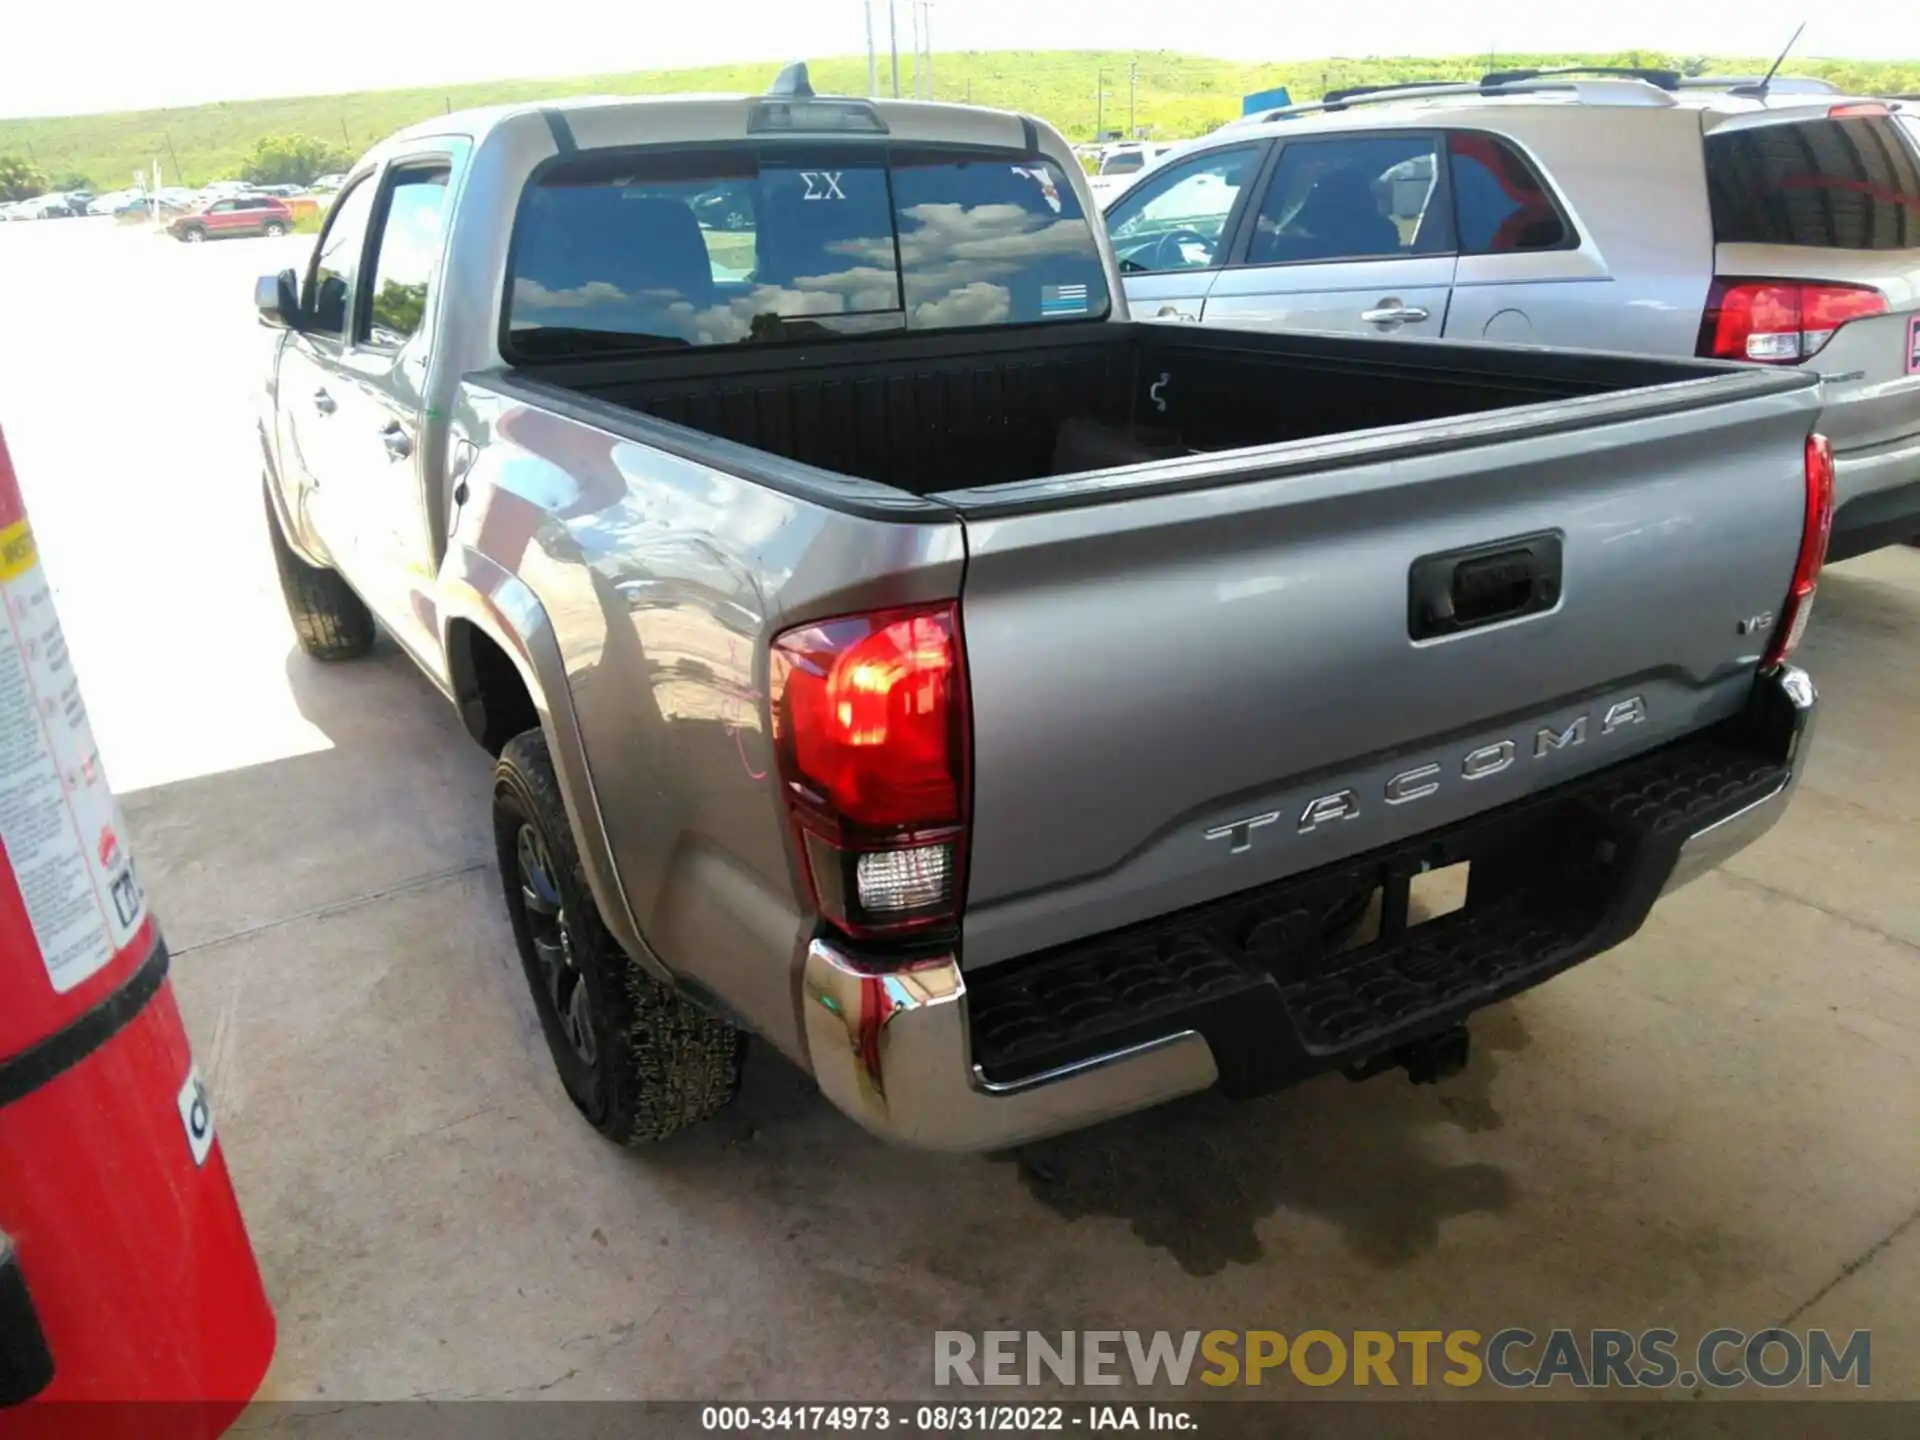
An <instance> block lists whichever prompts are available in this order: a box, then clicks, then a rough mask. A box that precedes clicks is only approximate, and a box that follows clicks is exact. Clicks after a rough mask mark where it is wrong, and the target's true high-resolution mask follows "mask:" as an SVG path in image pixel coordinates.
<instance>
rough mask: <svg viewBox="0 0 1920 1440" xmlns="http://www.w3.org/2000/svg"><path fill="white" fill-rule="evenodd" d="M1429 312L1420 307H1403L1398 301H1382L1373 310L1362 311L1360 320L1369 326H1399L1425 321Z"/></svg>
mask: <svg viewBox="0 0 1920 1440" xmlns="http://www.w3.org/2000/svg"><path fill="white" fill-rule="evenodd" d="M1427 315H1428V311H1427V310H1426V309H1425V308H1424V307H1423V306H1419V305H1402V304H1401V303H1400V302H1399V301H1398V300H1382V301H1381V302H1380V303H1379V305H1378V307H1376V308H1375V309H1372V310H1362V311H1361V312H1360V318H1361V319H1362V320H1364V321H1366V322H1367V323H1368V324H1369V325H1399V324H1405V323H1408V322H1410V321H1415V320H1425V319H1426V318H1427Z"/></svg>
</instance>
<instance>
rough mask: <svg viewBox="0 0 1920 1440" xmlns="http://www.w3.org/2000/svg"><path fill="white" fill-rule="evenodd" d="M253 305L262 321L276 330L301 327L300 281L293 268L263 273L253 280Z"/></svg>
mask: <svg viewBox="0 0 1920 1440" xmlns="http://www.w3.org/2000/svg"><path fill="white" fill-rule="evenodd" d="M253 306H254V309H256V310H258V311H259V312H260V323H261V324H262V325H270V326H272V327H273V328H274V329H276V330H297V329H299V328H300V281H299V279H298V277H296V276H295V275H294V273H293V271H291V270H282V271H281V272H280V273H279V274H278V275H262V276H261V277H260V278H259V279H258V280H256V281H254V282H253Z"/></svg>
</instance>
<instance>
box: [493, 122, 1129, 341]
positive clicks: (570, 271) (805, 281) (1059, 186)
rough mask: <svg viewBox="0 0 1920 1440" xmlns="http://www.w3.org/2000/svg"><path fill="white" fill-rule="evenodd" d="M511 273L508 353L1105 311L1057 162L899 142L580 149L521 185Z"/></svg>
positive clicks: (1095, 261) (1084, 231) (1080, 219)
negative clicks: (800, 150)
mask: <svg viewBox="0 0 1920 1440" xmlns="http://www.w3.org/2000/svg"><path fill="white" fill-rule="evenodd" d="M776 156H777V159H776V158H775V157H776ZM508 284H509V286H510V289H509V292H508V300H507V312H508V321H507V324H508V335H507V349H508V350H509V351H510V352H512V353H513V354H514V356H515V358H520V359H529V358H531V359H540V358H546V357H558V356H563V355H567V354H578V353H581V352H582V351H583V350H588V351H601V352H604V351H607V350H610V349H622V348H632V346H633V345H634V343H635V342H636V341H639V342H641V343H643V344H644V343H659V342H662V341H664V342H666V343H669V344H687V345H731V344H741V343H758V342H765V341H777V340H791V339H801V338H807V337H813V336H818V335H821V334H831V333H841V332H871V331H876V330H898V329H910V330H927V329H940V328H947V327H954V326H976V325H1002V324H1025V323H1029V322H1038V321H1043V320H1053V319H1071V318H1082V319H1092V318H1098V317H1100V316H1103V315H1105V314H1106V313H1107V308H1108V304H1107V291H1106V280H1105V275H1104V272H1103V271H1102V269H1101V265H1100V252H1099V248H1098V246H1097V245H1096V243H1095V241H1094V236H1093V229H1092V227H1091V225H1089V223H1088V221H1087V217H1086V216H1085V215H1083V214H1082V213H1081V212H1080V208H1079V205H1078V203H1077V201H1076V200H1075V198H1074V193H1073V188H1072V187H1071V186H1070V185H1069V184H1068V183H1067V181H1066V177H1065V176H1064V175H1062V174H1061V173H1060V172H1059V171H1057V170H1056V169H1055V168H1054V167H1053V166H1052V165H1050V164H1048V163H1047V162H1045V161H1034V160H1025V159H1021V160H1011V159H1008V158H1006V157H1004V156H994V155H987V154H968V153H964V152H962V153H956V152H954V151H952V150H937V151H931V150H930V151H917V150H912V149H910V148H907V147H893V148H890V149H888V150H885V151H875V150H873V149H870V148H862V149H857V150H842V151H838V152H836V151H833V150H831V149H827V148H824V147H823V148H822V149H821V150H820V151H818V152H816V153H813V154H810V155H800V154H795V153H794V152H793V151H791V150H788V149H786V148H784V147H783V148H782V149H780V150H779V151H777V152H768V153H767V156H766V158H765V160H764V161H763V160H762V158H761V156H760V154H759V152H757V151H755V150H750V149H746V148H744V147H743V148H738V149H728V150H722V151H709V152H706V153H701V154H681V155H677V156H676V155H653V156H648V155H638V156H636V155H633V154H621V153H613V154H604V153H603V154H599V155H587V156H582V157H580V158H579V159H577V160H574V161H570V162H568V163H567V164H565V165H562V166H559V167H556V168H555V169H552V170H550V171H548V172H546V174H545V175H543V176H541V177H539V178H537V179H536V180H535V181H534V182H533V183H532V184H531V185H530V186H529V189H528V192H527V194H526V196H525V198H524V200H523V201H522V203H521V208H520V216H519V220H518V223H517V225H516V227H515V232H514V241H513V252H512V260H511V262H510V274H509V277H508Z"/></svg>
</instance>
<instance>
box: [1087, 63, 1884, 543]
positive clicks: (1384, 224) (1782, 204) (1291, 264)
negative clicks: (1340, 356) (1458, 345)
mask: <svg viewBox="0 0 1920 1440" xmlns="http://www.w3.org/2000/svg"><path fill="white" fill-rule="evenodd" d="M1830 91H1831V87H1830V86H1827V85H1826V83H1825V82H1808V81H1799V80H1792V79H1789V80H1786V81H1779V82H1776V84H1775V86H1774V87H1772V88H1770V89H1769V90H1767V91H1765V92H1761V91H1760V90H1759V86H1758V82H1757V81H1754V82H1748V81H1745V80H1722V79H1715V78H1712V77H1706V78H1699V79H1682V78H1681V77H1679V76H1677V75H1673V74H1671V73H1670V72H1664V71H1653V70H1643V71H1636V72H1633V73H1630V74H1622V73H1618V72H1613V73H1608V74H1606V75H1603V76H1593V75H1592V74H1591V73H1590V72H1577V73H1568V72H1553V73H1541V72H1537V71H1517V72H1506V73H1503V74H1495V75H1489V76H1487V77H1486V78H1485V79H1484V80H1482V81H1481V82H1480V83H1479V84H1471V83H1468V84H1458V85H1455V84H1429V85H1406V86H1400V87H1393V86H1386V87H1374V88H1368V89H1360V90H1348V91H1336V92H1334V93H1333V94H1332V95H1330V96H1329V97H1328V98H1327V100H1325V101H1322V102H1320V103H1317V104H1312V105H1296V106H1291V107H1288V108H1286V109H1283V110H1276V111H1272V112H1269V113H1267V114H1264V115H1255V116H1250V117H1247V118H1246V119H1244V120H1239V121H1235V122H1233V123H1231V124H1229V125H1226V126H1223V127H1222V128H1221V129H1220V130H1218V131H1215V132H1214V133H1213V134H1210V135H1207V136H1205V137H1203V138H1201V139H1199V140H1196V141H1194V142H1193V143H1192V145H1191V146H1190V147H1189V148H1188V149H1187V150H1186V151H1185V152H1183V153H1182V154H1181V155H1179V156H1177V157H1175V158H1173V159H1171V160H1170V161H1168V162H1167V163H1166V164H1163V165H1162V166H1160V167H1159V168H1158V169H1157V170H1156V171H1155V172H1153V173H1152V174H1150V175H1149V176H1147V177H1146V178H1145V179H1144V180H1142V181H1141V182H1140V183H1139V184H1137V185H1135V186H1134V187H1133V188H1131V189H1130V190H1128V191H1127V192H1126V193H1125V194H1123V195H1122V196H1121V197H1120V198H1119V199H1117V200H1115V201H1114V202H1113V203H1112V204H1110V205H1109V206H1108V207H1107V209H1106V219H1107V226H1108V230H1109V233H1110V234H1111V236H1112V239H1113V243H1114V248H1115V251H1116V254H1117V255H1118V257H1119V262H1120V268H1121V271H1122V272H1123V274H1124V275H1125V277H1126V278H1125V283H1126V289H1127V296H1128V299H1129V300H1130V301H1131V302H1132V304H1133V306H1134V308H1135V310H1136V312H1137V313H1139V314H1140V315H1141V316H1143V317H1145V318H1153V319H1162V320H1184V321H1203V322H1204V323H1206V324H1209V325H1227V326H1236V327H1249V326H1251V327H1261V328H1266V327H1278V328H1285V329H1301V330H1341V331H1346V332H1349V333H1352V334H1360V335H1376V336H1389V337H1395V338H1400V339H1421V338H1436V337H1445V338H1447V339H1464V340H1489V341H1496V342H1502V343H1508V344H1552V345H1580V346H1589V347H1593V348H1597V349H1610V350H1634V351H1641V352H1644V353H1651V354H1664V355H1701V356H1712V357H1716V358H1722V359H1732V360H1744V361H1751V362H1756V363H1759V364H1764V365H1778V366H1793V365H1798V366H1803V367H1805V368H1807V369H1809V370H1811V371H1813V372H1815V373H1817V374H1819V375H1820V376H1821V377H1822V378H1823V379H1824V380H1825V382H1826V399H1827V409H1826V414H1825V418H1823V420H1822V421H1821V428H1822V429H1823V430H1824V431H1825V432H1826V433H1827V434H1828V435H1829V436H1830V437H1831V439H1832V441H1833V446H1834V452H1835V457H1836V464H1837V467H1838V480H1837V491H1838V495H1839V500H1840V512H1839V516H1838V518H1837V520H1836V522H1835V532H1834V540H1833V554H1834V556H1835V557H1836V558H1845V557H1847V556H1849V555H1855V554H1859V553H1861V552H1863V551H1865V550H1869V549H1873V548H1876V547H1878V546H1880V545H1885V544H1890V543H1893V542H1894V541H1897V540H1902V539H1905V538H1907V537H1908V536H1910V535H1912V534H1914V533H1920V133H1916V126H1915V125H1914V123H1913V117H1911V116H1909V115H1907V114H1905V113H1904V112H1899V113H1896V112H1895V111H1893V110H1892V109H1891V108H1890V106H1889V105H1888V103H1887V102H1885V101H1881V100H1873V99H1859V98H1851V97H1847V96H1842V95H1836V94H1832V93H1829V92H1830Z"/></svg>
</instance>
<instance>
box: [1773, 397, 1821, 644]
mask: <svg viewBox="0 0 1920 1440" xmlns="http://www.w3.org/2000/svg"><path fill="white" fill-rule="evenodd" d="M1832 534H1833V446H1831V445H1829V444H1828V443H1827V437H1826V436H1824V435H1821V434H1819V433H1817V432H1816V433H1814V434H1812V435H1809V436H1808V437H1807V513H1806V519H1805V521H1804V522H1803V523H1802V525H1801V528H1800V554H1799V557H1798V558H1797V559H1796V560H1795V561H1794V562H1793V586H1792V588H1791V589H1789V590H1788V591H1787V603H1786V605H1785V606H1784V607H1783V608H1782V609H1781V612H1780V619H1779V622H1778V623H1777V624H1775V626H1774V627H1773V639H1772V640H1771V641H1769V642H1768V644H1767V653H1766V654H1765V655H1764V656H1763V657H1761V661H1760V664H1761V665H1762V666H1763V667H1766V666H1773V665H1778V664H1779V663H1780V662H1781V661H1783V660H1785V659H1786V658H1787V657H1788V656H1789V655H1791V654H1792V653H1793V652H1794V650H1795V648H1796V647H1797V646H1798V645H1799V644H1800V638H1801V636H1803V635H1805V634H1806V633H1807V622H1808V621H1809V620H1811V619H1812V618H1813V595H1814V591H1815V590H1816V589H1817V588H1818V587H1819V584H1820V567H1821V566H1823V565H1825V564H1826V563H1827V541H1828V539H1829V538H1830V537H1831V536H1832Z"/></svg>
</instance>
